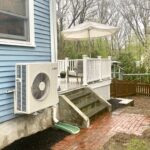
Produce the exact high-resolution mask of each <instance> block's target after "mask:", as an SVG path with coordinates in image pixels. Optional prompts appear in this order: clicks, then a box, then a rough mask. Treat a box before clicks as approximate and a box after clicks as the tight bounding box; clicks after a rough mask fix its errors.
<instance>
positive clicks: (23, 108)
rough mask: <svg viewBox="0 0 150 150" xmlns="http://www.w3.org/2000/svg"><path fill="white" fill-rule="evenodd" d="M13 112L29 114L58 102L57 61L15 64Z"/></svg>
mask: <svg viewBox="0 0 150 150" xmlns="http://www.w3.org/2000/svg"><path fill="white" fill-rule="evenodd" d="M14 97H15V101H14V105H15V107H14V108H15V110H14V111H15V114H31V113H33V112H36V111H39V110H42V109H44V108H47V107H49V106H53V105H55V104H57V103H58V101H59V100H58V93H57V63H21V64H16V90H15V96H14Z"/></svg>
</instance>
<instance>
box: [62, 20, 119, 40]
mask: <svg viewBox="0 0 150 150" xmlns="http://www.w3.org/2000/svg"><path fill="white" fill-rule="evenodd" d="M117 31H119V28H118V27H113V26H108V25H105V24H99V23H96V22H85V23H82V24H79V25H77V26H75V27H73V28H70V29H67V30H64V31H62V34H63V37H64V39H65V40H73V41H78V40H85V39H95V38H99V37H105V36H110V35H113V34H114V33H116V32H117Z"/></svg>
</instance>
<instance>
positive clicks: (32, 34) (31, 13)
mask: <svg viewBox="0 0 150 150" xmlns="http://www.w3.org/2000/svg"><path fill="white" fill-rule="evenodd" d="M29 2H30V5H29V23H30V44H31V45H32V46H35V24H34V19H35V18H34V0H30V1H29Z"/></svg>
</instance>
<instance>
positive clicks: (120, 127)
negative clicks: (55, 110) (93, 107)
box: [51, 111, 150, 150]
mask: <svg viewBox="0 0 150 150" xmlns="http://www.w3.org/2000/svg"><path fill="white" fill-rule="evenodd" d="M149 127H150V118H149V117H146V116H144V115H140V114H128V113H123V112H119V111H116V112H114V113H113V114H110V113H104V114H103V115H102V116H101V117H99V118H97V119H96V120H95V121H93V122H92V125H91V126H90V128H89V129H81V132H80V133H79V134H78V135H70V136H67V137H66V138H65V139H64V140H62V141H60V142H58V143H57V144H56V145H54V146H53V147H52V148H51V149H52V150H99V149H100V148H101V147H102V146H103V145H104V144H105V143H106V142H107V141H108V140H109V139H110V138H111V137H112V136H113V135H114V134H116V133H117V132H122V133H127V134H135V135H142V132H143V131H144V130H145V129H147V128H149Z"/></svg>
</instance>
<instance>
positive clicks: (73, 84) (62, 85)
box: [58, 77, 83, 93]
mask: <svg viewBox="0 0 150 150" xmlns="http://www.w3.org/2000/svg"><path fill="white" fill-rule="evenodd" d="M81 87H83V85H82V83H81V80H80V79H79V82H77V79H76V78H75V77H71V78H69V81H67V79H66V78H60V77H58V91H59V93H62V92H65V91H70V90H74V89H78V88H81Z"/></svg>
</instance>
